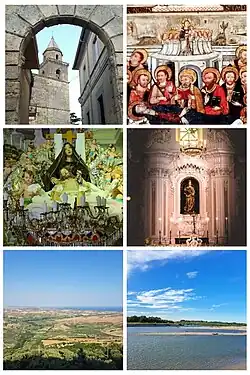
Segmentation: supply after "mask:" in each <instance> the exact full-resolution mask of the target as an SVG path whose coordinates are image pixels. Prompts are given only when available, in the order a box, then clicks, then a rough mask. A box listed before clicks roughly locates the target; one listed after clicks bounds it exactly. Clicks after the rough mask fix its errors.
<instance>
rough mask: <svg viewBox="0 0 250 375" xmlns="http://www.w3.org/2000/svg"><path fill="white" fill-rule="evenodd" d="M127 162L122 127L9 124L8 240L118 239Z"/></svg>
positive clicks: (6, 168)
mask: <svg viewBox="0 0 250 375" xmlns="http://www.w3.org/2000/svg"><path fill="white" fill-rule="evenodd" d="M107 132H108V133H109V134H107ZM107 135H108V138H107ZM97 139H98V140H97ZM107 139H108V141H107ZM109 140H113V141H115V143H116V144H115V143H110V144H109V143H107V142H109ZM122 168H123V159H122V132H121V130H120V129H110V130H106V129H105V130H104V129H99V130H96V129H94V130H91V131H90V130H87V129H82V130H80V129H70V130H69V129H68V130H67V129H36V130H30V129H19V130H17V131H16V130H10V129H5V130H4V173H3V175H4V219H5V220H4V221H5V223H4V224H5V226H4V227H5V243H6V244H14V245H15V244H22V245H28V244H31V245H48V244H52V245H58V244H60V245H62V244H65V245H68V244H72V245H84V244H85V245H95V244H96V245H97V244H98V245H100V244H102V245H105V244H107V241H111V242H113V243H117V241H118V242H119V239H121V228H122V205H123V169H122ZM108 237H109V240H108Z"/></svg>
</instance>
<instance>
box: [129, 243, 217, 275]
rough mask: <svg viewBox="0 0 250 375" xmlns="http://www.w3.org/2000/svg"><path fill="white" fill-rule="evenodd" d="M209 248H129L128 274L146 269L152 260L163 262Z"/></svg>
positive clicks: (187, 256)
mask: <svg viewBox="0 0 250 375" xmlns="http://www.w3.org/2000/svg"><path fill="white" fill-rule="evenodd" d="M208 251H211V250H181V249H179V250H147V251H146V250H143V251H142V250H130V251H128V268H127V269H128V274H131V273H132V272H133V271H134V270H136V269H139V270H140V271H147V270H148V269H149V268H150V267H153V262H155V261H161V262H163V263H164V264H165V263H166V261H169V260H171V259H187V258H193V257H197V256H200V255H204V254H206V253H207V252H208Z"/></svg>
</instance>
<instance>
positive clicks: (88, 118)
mask: <svg viewBox="0 0 250 375" xmlns="http://www.w3.org/2000/svg"><path fill="white" fill-rule="evenodd" d="M87 120H88V124H90V115H89V112H87Z"/></svg>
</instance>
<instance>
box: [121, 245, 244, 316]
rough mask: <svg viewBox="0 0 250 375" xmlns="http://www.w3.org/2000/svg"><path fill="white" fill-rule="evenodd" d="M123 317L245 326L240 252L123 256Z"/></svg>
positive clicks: (195, 251) (241, 255)
mask: <svg viewBox="0 0 250 375" xmlns="http://www.w3.org/2000/svg"><path fill="white" fill-rule="evenodd" d="M128 315H147V316H160V317H162V318H168V319H170V320H179V319H201V320H220V321H236V322H245V321H246V252H245V251H235V250H233V251H214V250H209V251H204V250H186V251H184V250H173V251H171V250H169V251H166V250H165V251H164V250H158V251H157V250H152V251H142V250H141V251H139V250H137V251H129V252H128Z"/></svg>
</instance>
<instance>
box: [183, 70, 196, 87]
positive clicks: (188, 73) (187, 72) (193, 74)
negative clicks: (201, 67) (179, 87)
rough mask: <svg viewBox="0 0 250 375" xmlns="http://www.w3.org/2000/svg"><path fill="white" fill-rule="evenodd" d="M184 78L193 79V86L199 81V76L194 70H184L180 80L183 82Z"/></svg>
mask: <svg viewBox="0 0 250 375" xmlns="http://www.w3.org/2000/svg"><path fill="white" fill-rule="evenodd" d="M182 76H189V77H191V78H192V84H194V83H195V81H196V80H197V74H196V72H195V71H194V70H193V69H183V70H181V71H180V73H179V80H181V77H182Z"/></svg>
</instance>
